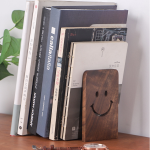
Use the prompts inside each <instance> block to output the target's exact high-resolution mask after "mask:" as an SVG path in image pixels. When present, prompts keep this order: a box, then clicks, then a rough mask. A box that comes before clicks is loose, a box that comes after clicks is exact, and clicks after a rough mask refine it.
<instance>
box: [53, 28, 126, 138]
mask: <svg viewBox="0 0 150 150" xmlns="http://www.w3.org/2000/svg"><path fill="white" fill-rule="evenodd" d="M101 26H102V27H100V25H99V27H84V28H79V27H78V28H74V27H70V28H61V33H60V41H59V50H58V59H57V68H56V75H55V86H54V97H53V99H55V101H58V105H60V106H63V101H64V96H65V87H66V77H67V70H68V62H69V58H68V56H69V52H70V45H71V42H80V41H126V35H127V28H119V26H120V25H118V28H116V27H117V25H115V28H114V27H113V26H114V25H112V27H111V28H110V27H106V26H107V25H105V27H104V26H103V25H101ZM109 26H110V25H109ZM121 26H122V25H121ZM65 103H66V102H65V101H64V104H65ZM62 109H63V115H62V116H63V117H62V122H61V123H62V126H61V134H60V138H62V133H63V122H64V120H65V112H66V107H65V105H64V108H62V107H60V109H59V113H60V112H61V113H62ZM79 138H80V135H79Z"/></svg>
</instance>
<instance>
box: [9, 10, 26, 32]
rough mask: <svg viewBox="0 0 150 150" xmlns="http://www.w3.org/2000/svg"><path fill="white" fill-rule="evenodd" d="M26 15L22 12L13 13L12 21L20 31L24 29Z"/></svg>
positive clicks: (15, 11)
mask: <svg viewBox="0 0 150 150" xmlns="http://www.w3.org/2000/svg"><path fill="white" fill-rule="evenodd" d="M24 13H25V12H24V11H22V10H14V11H13V12H12V16H11V18H12V21H13V23H14V24H15V27H16V28H18V29H23V21H24Z"/></svg>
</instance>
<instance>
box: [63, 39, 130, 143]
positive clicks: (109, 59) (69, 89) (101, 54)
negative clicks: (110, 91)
mask: <svg viewBox="0 0 150 150" xmlns="http://www.w3.org/2000/svg"><path fill="white" fill-rule="evenodd" d="M127 47H128V44H127V42H124V41H119V42H117V41H107V42H106V41H100V42H99V41H94V42H72V44H71V48H70V58H69V65H68V74H67V82H66V91H65V101H66V103H65V107H66V112H65V121H64V124H63V126H64V128H63V136H62V137H63V138H62V139H63V140H71V139H78V137H79V134H82V132H81V128H82V112H81V111H82V109H81V108H82V76H83V73H84V71H86V70H100V69H116V70H118V73H119V85H121V84H122V81H123V74H124V67H125V60H126V54H127Z"/></svg>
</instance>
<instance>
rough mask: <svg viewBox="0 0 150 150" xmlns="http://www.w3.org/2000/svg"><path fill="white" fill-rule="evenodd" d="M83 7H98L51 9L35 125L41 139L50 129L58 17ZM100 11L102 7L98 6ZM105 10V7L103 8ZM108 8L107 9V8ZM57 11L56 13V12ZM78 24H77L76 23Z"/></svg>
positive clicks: (58, 30)
mask: <svg viewBox="0 0 150 150" xmlns="http://www.w3.org/2000/svg"><path fill="white" fill-rule="evenodd" d="M82 7H84V8H85V9H86V10H87V8H91V10H92V9H95V8H96V9H97V8H98V6H88V7H87V6H67V7H66V6H61V7H60V6H59V7H58V8H64V9H58V8H57V6H56V7H55V8H54V7H52V8H51V15H50V25H49V31H48V38H47V48H46V57H45V65H44V66H43V68H44V73H43V83H42V91H41V100H40V108H39V116H38V124H37V134H39V135H41V136H42V137H48V135H49V128H50V117H51V105H52V99H53V91H54V90H53V88H54V87H53V86H54V75H55V57H56V51H57V45H58V42H57V41H58V38H59V36H58V35H59V32H60V28H61V24H60V23H59V22H60V15H61V10H67V11H68V10H70V11H71V9H69V8H75V9H74V10H75V11H76V12H77V11H78V10H79V11H80V10H81V9H80V8H82ZM99 7H100V9H101V8H102V6H99ZM104 8H105V7H104ZM107 8H108V7H107ZM57 10H58V11H57ZM72 20H73V19H71V20H70V21H69V23H68V22H66V23H64V26H66V25H67V26H70V25H71V22H72ZM76 24H78V23H76Z"/></svg>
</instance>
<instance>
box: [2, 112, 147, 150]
mask: <svg viewBox="0 0 150 150" xmlns="http://www.w3.org/2000/svg"><path fill="white" fill-rule="evenodd" d="M10 126H11V116H10V115H4V114H0V150H32V145H36V146H37V147H41V146H47V147H48V146H50V145H52V144H53V145H55V146H62V147H67V146H73V147H78V146H82V145H84V144H85V143H84V142H82V141H80V140H74V141H50V140H49V139H44V138H42V137H39V136H13V137H12V136H10ZM95 143H102V144H105V145H107V146H108V148H109V150H148V149H149V138H146V137H141V136H134V135H129V134H122V133H119V138H118V139H112V140H105V141H99V142H97V141H96V142H95Z"/></svg>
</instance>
